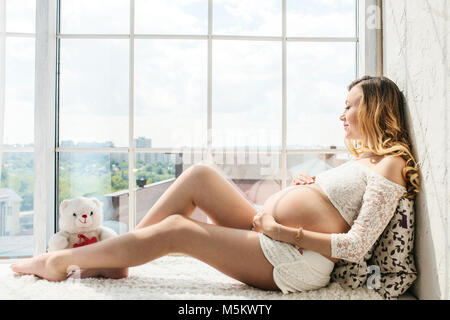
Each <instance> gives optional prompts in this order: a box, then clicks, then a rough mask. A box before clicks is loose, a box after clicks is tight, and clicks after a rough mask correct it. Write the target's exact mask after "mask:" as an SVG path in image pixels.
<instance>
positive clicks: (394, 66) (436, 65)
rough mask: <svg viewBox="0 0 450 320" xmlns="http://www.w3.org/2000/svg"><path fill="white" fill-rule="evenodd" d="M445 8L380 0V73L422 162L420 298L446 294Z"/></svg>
mask: <svg viewBox="0 0 450 320" xmlns="http://www.w3.org/2000/svg"><path fill="white" fill-rule="evenodd" d="M449 8H450V1H448V0H384V1H383V29H384V34H383V36H384V41H383V50H384V53H383V55H384V68H383V69H384V75H385V76H387V77H388V78H390V79H392V80H393V81H394V82H396V83H397V84H398V86H399V87H400V89H401V90H402V91H403V92H404V93H405V96H406V99H407V102H408V118H409V127H410V132H411V134H412V140H413V141H412V142H413V147H414V150H413V151H414V154H415V156H416V157H417V159H418V161H419V163H420V165H421V174H422V193H421V194H420V195H419V196H418V197H417V199H416V241H415V246H416V263H417V267H418V271H419V277H418V280H417V281H416V283H415V284H414V286H413V287H412V292H413V294H415V295H416V296H417V297H418V298H419V299H449V298H450V243H449V241H450V239H449V229H450V228H449V222H448V215H449V207H450V196H449V193H450V190H449V188H450V184H449V170H448V168H450V153H449V149H450V148H449V144H450V135H449V130H450V129H449V121H450V117H449V113H450V110H449V109H450V107H449V101H448V95H449V91H450V88H449V73H450V61H449V55H448V44H449V28H450V25H449V23H448V20H449Z"/></svg>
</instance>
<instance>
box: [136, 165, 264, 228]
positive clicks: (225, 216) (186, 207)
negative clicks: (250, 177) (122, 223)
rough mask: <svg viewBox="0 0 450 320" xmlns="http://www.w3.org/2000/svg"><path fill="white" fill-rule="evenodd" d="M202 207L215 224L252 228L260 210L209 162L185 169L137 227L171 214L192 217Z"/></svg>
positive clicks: (155, 221) (147, 224) (150, 223)
mask: <svg viewBox="0 0 450 320" xmlns="http://www.w3.org/2000/svg"><path fill="white" fill-rule="evenodd" d="M196 207H199V208H200V209H202V210H203V211H204V212H205V213H206V214H207V215H208V217H209V218H210V219H211V221H213V222H214V223H215V224H217V225H220V226H224V227H231V228H237V229H246V230H250V229H251V225H252V222H253V217H254V216H255V214H256V213H257V211H256V210H255V209H254V207H253V206H252V204H251V203H250V202H249V201H248V200H247V199H246V198H245V197H244V196H243V194H242V193H241V192H240V190H238V189H237V188H236V187H235V186H234V185H233V184H232V183H231V182H230V181H228V180H227V179H226V178H225V177H224V176H223V175H222V174H221V173H220V172H218V171H217V170H216V169H214V168H213V167H211V166H210V165H207V164H196V165H194V166H192V167H190V168H189V169H187V170H186V171H184V172H183V173H182V174H181V175H180V176H179V177H178V178H177V179H176V180H175V182H174V183H173V184H172V185H171V186H170V187H169V188H168V189H167V190H166V191H165V192H164V194H163V195H162V196H161V197H160V198H159V199H158V201H157V202H156V203H155V204H154V205H153V207H152V208H151V209H150V210H149V211H148V212H147V214H146V215H145V217H144V218H143V219H142V220H141V222H140V223H139V224H138V226H137V227H136V228H141V227H146V226H149V225H152V224H155V223H157V222H159V221H161V220H163V219H165V218H166V217H168V216H169V215H172V214H181V215H183V216H186V217H189V216H190V215H191V214H192V212H193V211H194V209H195V208H196Z"/></svg>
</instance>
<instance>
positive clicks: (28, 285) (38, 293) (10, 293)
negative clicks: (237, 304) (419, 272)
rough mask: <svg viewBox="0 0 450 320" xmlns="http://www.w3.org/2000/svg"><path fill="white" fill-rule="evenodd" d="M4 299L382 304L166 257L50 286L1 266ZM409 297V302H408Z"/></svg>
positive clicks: (357, 293) (365, 294) (365, 292)
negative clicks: (119, 272)
mask: <svg viewBox="0 0 450 320" xmlns="http://www.w3.org/2000/svg"><path fill="white" fill-rule="evenodd" d="M0 283H1V286H0V299H11V300H15V299H46V300H48V299H57V300H59V299H76V300H83V299H99V300H104V299H107V300H114V299H126V300H130V299H132V300H137V299H149V300H153V299H158V300H171V299H192V300H199V299H211V300H215V299H224V300H229V299H262V300H266V299H267V300H269V299H297V300H311V299H312V300H322V299H327V300H335V299H351V300H357V299H359V300H366V299H371V300H372V299H373V300H380V299H381V297H380V296H378V294H377V293H375V292H374V291H373V290H369V289H367V288H360V289H357V290H348V289H347V290H344V289H342V288H341V287H340V286H339V285H338V284H337V283H331V284H330V285H328V286H327V287H325V288H322V289H320V290H316V291H310V292H303V293H295V294H293V293H291V294H288V295H283V294H282V293H281V292H273V291H264V290H259V289H256V288H253V287H250V286H247V285H245V284H243V283H241V282H239V281H236V280H234V279H232V278H230V277H228V276H226V275H224V274H222V273H220V272H219V271H217V270H215V269H214V268H212V267H210V266H209V265H207V264H205V263H203V262H201V261H198V260H195V259H193V258H190V257H185V256H166V257H162V258H160V259H157V260H154V261H152V262H150V263H147V264H145V265H142V266H139V267H134V268H131V269H130V276H129V277H128V278H126V279H120V280H110V279H92V278H91V279H69V280H67V281H64V282H58V283H55V282H48V281H46V280H42V279H39V278H37V277H34V276H17V275H15V274H14V273H13V272H12V271H11V270H10V268H9V264H5V263H3V264H0ZM406 298H408V297H406Z"/></svg>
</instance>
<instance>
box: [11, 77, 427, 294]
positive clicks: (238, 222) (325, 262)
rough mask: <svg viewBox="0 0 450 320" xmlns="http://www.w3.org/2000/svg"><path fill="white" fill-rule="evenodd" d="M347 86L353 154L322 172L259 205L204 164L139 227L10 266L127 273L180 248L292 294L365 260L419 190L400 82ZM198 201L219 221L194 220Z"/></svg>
mask: <svg viewBox="0 0 450 320" xmlns="http://www.w3.org/2000/svg"><path fill="white" fill-rule="evenodd" d="M348 89H349V92H348V96H347V100H346V101H345V104H346V107H345V110H344V112H343V113H342V115H341V116H340V118H339V119H340V120H341V121H343V124H344V130H345V144H346V146H347V148H348V150H349V152H350V153H351V155H352V156H353V158H352V159H351V160H350V161H348V162H346V163H344V164H342V165H340V166H338V167H336V168H333V169H330V170H327V171H325V172H322V173H321V174H319V175H317V177H309V176H308V175H305V174H303V175H299V176H297V177H295V178H294V180H293V182H292V183H291V185H290V186H289V187H287V188H285V189H283V190H281V191H279V192H277V193H275V194H274V195H272V196H271V197H270V198H269V199H267V201H266V202H265V203H264V206H263V208H262V210H261V211H259V212H258V211H257V210H256V209H255V208H254V206H253V205H252V204H251V203H250V202H249V201H247V199H246V198H245V197H244V196H243V195H242V193H241V192H240V191H239V190H238V189H237V188H236V187H235V186H234V185H233V184H232V183H230V182H229V181H228V180H227V179H226V178H225V177H224V176H223V175H221V174H220V172H219V171H218V170H216V169H214V168H213V167H212V166H210V165H207V164H197V165H194V166H192V167H190V168H189V169H187V170H186V171H184V172H183V173H182V174H181V175H180V176H179V177H178V178H177V179H176V180H175V182H174V183H173V184H172V185H171V186H170V187H169V188H168V189H167V190H166V192H165V193H164V194H163V195H162V196H161V197H160V199H159V200H158V201H157V202H156V203H155V205H154V206H153V207H152V208H151V209H150V210H149V211H148V213H147V214H146V216H145V217H144V218H143V219H142V221H141V222H140V223H139V225H138V226H137V227H136V229H135V230H133V231H132V232H129V233H127V234H124V235H121V236H118V237H116V238H112V239H108V240H105V241H102V242H98V243H95V244H91V245H89V246H83V247H78V248H73V249H65V250H61V251H56V252H51V253H46V254H43V255H40V256H37V257H34V258H31V259H28V260H24V261H22V262H19V263H16V264H13V265H12V266H11V268H12V270H13V271H15V272H17V273H19V274H34V275H37V276H39V277H42V278H45V279H47V280H51V281H61V280H64V279H66V278H67V276H68V273H67V272H68V269H69V266H74V265H75V266H78V267H79V268H80V269H81V270H82V274H83V276H85V277H86V276H105V277H110V278H122V277H126V276H127V274H128V267H132V266H137V265H141V264H143V263H146V262H149V261H151V260H154V259H157V258H159V257H161V256H164V255H167V254H169V253H183V254H186V255H189V256H191V257H194V258H196V259H199V260H201V261H203V262H205V263H207V264H209V265H211V266H212V267H214V268H216V269H218V270H219V271H221V272H223V273H225V274H227V275H229V276H230V277H233V278H235V279H237V280H239V281H241V282H244V283H246V284H249V285H251V286H256V287H259V288H262V289H268V290H281V291H282V292H283V293H287V292H295V291H306V290H312V289H318V288H321V287H324V286H326V285H327V284H328V283H329V280H330V274H331V272H332V270H333V267H334V263H335V262H336V261H338V260H339V259H346V260H348V261H359V260H360V259H362V258H363V256H364V255H365V253H366V252H367V251H368V250H370V248H371V246H372V245H373V244H374V243H375V241H376V240H377V238H378V237H379V236H380V235H381V234H382V232H383V230H384V228H385V227H386V226H387V224H388V223H389V220H390V219H391V218H392V216H393V214H394V211H395V209H396V207H397V205H398V201H399V199H400V198H401V197H402V196H406V197H409V198H411V199H412V198H414V197H415V195H416V193H417V192H418V191H419V182H420V181H419V175H418V168H417V164H416V162H415V160H414V158H413V156H412V155H411V152H410V142H409V138H408V134H407V131H406V126H405V119H404V107H405V106H404V101H403V97H402V94H401V92H400V90H399V89H398V87H397V86H396V85H395V84H394V83H393V82H392V81H391V80H389V79H387V78H385V77H369V76H365V77H362V78H360V79H358V80H355V81H353V82H352V83H351V84H350V85H349V87H348ZM355 142H357V144H358V145H357V146H355ZM196 207H199V208H201V209H202V210H203V211H204V212H205V213H206V214H207V215H208V216H209V218H210V219H211V221H212V222H213V223H214V224H206V223H202V222H198V221H195V220H193V219H191V218H190V215H191V214H192V212H193V211H194V209H195V208H196Z"/></svg>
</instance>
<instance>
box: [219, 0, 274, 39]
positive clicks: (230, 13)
mask: <svg viewBox="0 0 450 320" xmlns="http://www.w3.org/2000/svg"><path fill="white" fill-rule="evenodd" d="M213 14H214V23H213V26H214V30H213V33H214V34H219V35H247V36H281V1H280V0H246V1H241V0H214V1H213Z"/></svg>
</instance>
